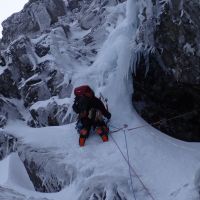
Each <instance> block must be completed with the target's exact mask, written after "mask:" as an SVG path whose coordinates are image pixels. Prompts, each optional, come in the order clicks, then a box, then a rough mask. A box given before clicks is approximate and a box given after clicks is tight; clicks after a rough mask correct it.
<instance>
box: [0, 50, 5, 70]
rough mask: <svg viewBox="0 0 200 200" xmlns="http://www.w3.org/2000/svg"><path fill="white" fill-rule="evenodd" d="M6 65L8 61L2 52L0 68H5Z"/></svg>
mask: <svg viewBox="0 0 200 200" xmlns="http://www.w3.org/2000/svg"><path fill="white" fill-rule="evenodd" d="M5 65H6V61H5V59H4V57H3V56H2V54H1V52H0V66H2V67H4V66H5Z"/></svg>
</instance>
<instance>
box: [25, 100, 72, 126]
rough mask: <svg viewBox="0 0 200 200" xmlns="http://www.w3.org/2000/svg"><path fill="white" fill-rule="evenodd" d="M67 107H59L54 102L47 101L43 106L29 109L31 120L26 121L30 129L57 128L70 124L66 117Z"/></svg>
mask: <svg viewBox="0 0 200 200" xmlns="http://www.w3.org/2000/svg"><path fill="white" fill-rule="evenodd" d="M68 107H69V105H68V104H66V103H63V104H61V105H59V104H58V103H57V102H56V101H54V100H52V101H47V104H46V105H45V104H44V105H43V106H42V105H39V106H38V107H37V105H34V106H32V107H31V108H30V113H31V116H32V119H31V120H30V121H28V124H29V125H30V126H31V127H44V126H59V125H63V124H67V123H69V122H70V119H69V117H66V115H67V111H68Z"/></svg>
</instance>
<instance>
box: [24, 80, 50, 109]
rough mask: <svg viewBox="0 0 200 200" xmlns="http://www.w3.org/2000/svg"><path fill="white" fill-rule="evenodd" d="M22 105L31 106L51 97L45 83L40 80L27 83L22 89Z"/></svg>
mask: <svg viewBox="0 0 200 200" xmlns="http://www.w3.org/2000/svg"><path fill="white" fill-rule="evenodd" d="M23 97H24V105H25V106H26V107H27V106H31V105H32V104H34V103H35V102H37V101H43V100H47V99H49V98H50V97H51V93H50V91H49V88H48V87H47V84H46V82H44V81H42V80H41V79H38V80H33V81H28V82H27V83H26V84H25V86H24V87H23Z"/></svg>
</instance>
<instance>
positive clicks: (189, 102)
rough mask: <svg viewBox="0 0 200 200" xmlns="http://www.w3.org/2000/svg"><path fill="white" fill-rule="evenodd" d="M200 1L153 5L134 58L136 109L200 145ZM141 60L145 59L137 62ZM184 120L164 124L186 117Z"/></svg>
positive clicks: (143, 18) (143, 12) (147, 10)
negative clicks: (176, 117)
mask: <svg viewBox="0 0 200 200" xmlns="http://www.w3.org/2000/svg"><path fill="white" fill-rule="evenodd" d="M199 12H200V2H199V1H198V0H194V1H189V0H179V1H162V2H160V1H148V3H147V4H146V6H144V7H143V9H142V10H141V13H140V14H141V15H140V24H139V28H138V35H137V40H136V43H137V45H138V46H137V48H136V52H135V55H136V57H134V58H135V59H136V60H135V63H137V66H135V72H136V73H135V74H134V96H133V100H134V105H135V107H136V109H137V110H138V111H139V113H140V114H141V115H142V116H143V117H144V118H145V119H146V120H147V121H149V122H151V123H152V122H155V121H159V120H161V119H163V120H164V121H163V122H162V123H161V124H160V125H159V126H157V128H159V129H160V130H162V131H163V132H165V133H168V134H170V135H171V136H174V137H176V138H179V139H183V140H188V141H200V134H199V133H200V125H199V124H200V121H199V117H198V116H199V109H200V103H199V102H200V95H199V91H200V67H199V63H200V53H199V52H200V45H199V41H200V23H199V15H197V13H199ZM139 57H140V60H137V58H139ZM187 112H193V113H190V114H188V115H186V116H183V117H181V118H179V119H174V120H171V121H165V120H166V119H168V118H171V117H172V118H173V117H175V116H177V115H181V114H183V113H187Z"/></svg>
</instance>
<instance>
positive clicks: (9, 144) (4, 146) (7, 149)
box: [0, 131, 18, 160]
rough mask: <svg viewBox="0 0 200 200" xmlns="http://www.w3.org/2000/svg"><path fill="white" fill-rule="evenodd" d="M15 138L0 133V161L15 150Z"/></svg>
mask: <svg viewBox="0 0 200 200" xmlns="http://www.w3.org/2000/svg"><path fill="white" fill-rule="evenodd" d="M17 141H18V140H17V138H15V137H14V136H12V135H9V134H8V133H5V132H3V131H1V132H0V160H3V159H4V158H5V157H6V156H8V155H9V154H10V153H12V152H15V151H16V150H17Z"/></svg>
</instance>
